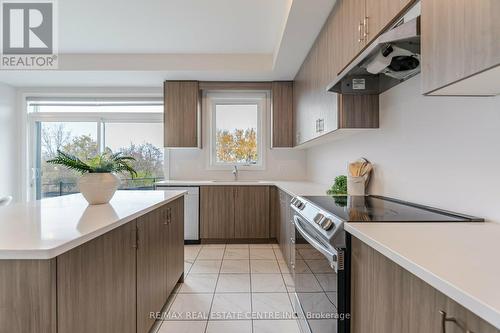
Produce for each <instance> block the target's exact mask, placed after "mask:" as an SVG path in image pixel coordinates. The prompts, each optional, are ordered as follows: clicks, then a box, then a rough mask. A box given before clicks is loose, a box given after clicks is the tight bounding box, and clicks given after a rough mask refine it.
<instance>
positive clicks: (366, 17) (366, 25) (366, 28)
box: [363, 16, 369, 40]
mask: <svg viewBox="0 0 500 333" xmlns="http://www.w3.org/2000/svg"><path fill="white" fill-rule="evenodd" d="M363 25H364V26H365V35H364V37H365V40H368V38H367V37H368V34H369V32H368V16H365V19H364V21H363Z"/></svg>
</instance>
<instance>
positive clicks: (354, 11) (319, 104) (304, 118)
mask: <svg viewBox="0 0 500 333" xmlns="http://www.w3.org/2000/svg"><path fill="white" fill-rule="evenodd" d="M394 1H395V0H394ZM398 2H399V0H398ZM410 2H411V1H408V3H410ZM364 15H365V1H364V0H363V1H361V0H353V1H346V0H341V1H338V2H337V4H336V5H335V7H334V8H333V10H332V12H331V14H330V16H329V17H328V19H327V21H326V23H325V25H324V26H323V28H322V30H321V32H320V33H319V35H318V37H317V39H316V41H315V43H314V44H313V46H312V48H311V50H310V51H309V54H308V55H307V57H306V59H305V60H304V62H303V64H302V66H301V68H300V69H299V71H298V73H297V75H296V76H295V79H294V86H293V112H294V133H295V135H294V144H295V145H301V144H304V143H306V142H308V141H311V140H313V139H316V138H318V137H321V136H323V135H325V134H328V133H333V132H335V131H337V130H343V129H358V128H378V126H379V107H378V98H379V97H378V95H364V96H361V95H342V94H336V93H332V92H328V91H326V87H327V86H328V84H329V83H330V82H332V81H333V80H334V79H335V78H336V77H337V75H338V73H339V72H340V71H341V70H342V69H343V68H344V67H346V66H347V65H348V63H350V62H351V60H353V59H354V57H355V56H356V55H357V54H358V53H359V52H360V51H361V50H362V49H363V48H364V46H365V44H364V43H363V42H362V41H359V39H360V37H359V36H360V32H362V31H359V30H358V28H359V23H360V22H361V23H362V22H363V18H364Z"/></svg>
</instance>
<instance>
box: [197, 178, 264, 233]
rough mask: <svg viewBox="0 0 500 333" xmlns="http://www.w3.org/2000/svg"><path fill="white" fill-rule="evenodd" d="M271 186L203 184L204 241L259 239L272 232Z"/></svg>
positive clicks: (201, 189) (201, 196) (201, 193)
mask: <svg viewBox="0 0 500 333" xmlns="http://www.w3.org/2000/svg"><path fill="white" fill-rule="evenodd" d="M270 209H271V208H270V188H269V186H218V185H215V186H202V187H201V188H200V230H201V239H202V241H227V240H235V239H240V240H249V241H250V240H259V239H269V238H270V237H271V236H270V235H271V231H270V228H271V222H270V218H271V216H270V215H271V210H270Z"/></svg>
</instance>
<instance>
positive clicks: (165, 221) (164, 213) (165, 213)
mask: <svg viewBox="0 0 500 333" xmlns="http://www.w3.org/2000/svg"><path fill="white" fill-rule="evenodd" d="M161 219H162V221H163V225H167V224H168V208H167V210H163V211H162V212H161Z"/></svg>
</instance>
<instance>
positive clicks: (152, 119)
mask: <svg viewBox="0 0 500 333" xmlns="http://www.w3.org/2000/svg"><path fill="white" fill-rule="evenodd" d="M34 96H36V95H34ZM94 96H97V97H92V98H91V99H90V98H86V97H84V98H83V99H85V100H86V99H89V100H92V99H93V100H107V99H111V98H112V99H113V100H124V101H127V100H134V99H130V98H128V97H126V96H123V97H108V96H106V97H103V96H101V97H99V96H98V95H94ZM32 98H33V99H35V100H36V99H38V98H39V97H38V96H36V97H32V96H30V95H27V96H24V98H23V102H24V106H25V110H26V117H27V125H28V131H27V132H28V133H27V143H28V145H27V157H28V163H27V166H28V168H27V170H26V172H27V174H26V178H25V179H27V183H26V186H25V188H24V189H23V192H24V191H25V193H27V199H28V200H35V199H36V191H37V188H36V185H37V184H36V182H37V175H38V174H37V172H38V171H37V149H38V147H39V144H40V143H39V142H38V140H39V139H38V136H37V124H38V123H40V122H95V123H96V127H97V128H96V129H97V138H96V140H97V145H98V150H99V152H102V151H103V150H104V137H103V135H104V134H105V124H106V123H163V112H68V113H64V112H36V111H35V112H29V107H28V103H29V101H30V100H31V99H32ZM50 99H58V97H57V96H51V97H50ZM61 100H69V101H70V100H75V101H77V100H82V97H78V96H74V97H72V96H61ZM140 100H151V101H157V102H161V103H162V104H163V99H162V98H161V97H157V96H146V97H144V98H140ZM161 148H163V147H161ZM167 158H168V156H167V155H166V153H165V152H164V159H165V160H164V172H165V173H166V169H165V168H166V165H167V162H166V160H167Z"/></svg>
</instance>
